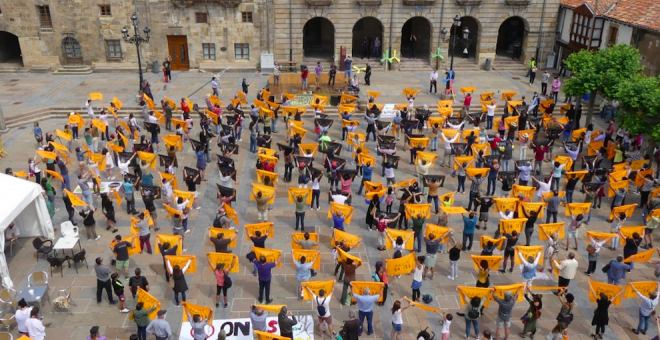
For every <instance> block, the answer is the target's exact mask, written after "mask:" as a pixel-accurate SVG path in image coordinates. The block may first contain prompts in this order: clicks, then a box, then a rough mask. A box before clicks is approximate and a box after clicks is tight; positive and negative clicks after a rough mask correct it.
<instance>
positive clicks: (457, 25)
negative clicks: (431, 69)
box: [445, 14, 461, 70]
mask: <svg viewBox="0 0 660 340" xmlns="http://www.w3.org/2000/svg"><path fill="white" fill-rule="evenodd" d="M460 27H461V17H459V16H458V14H457V15H456V16H455V17H454V24H453V25H452V27H451V28H452V30H453V33H452V36H453V38H452V42H451V45H452V46H451V64H450V65H449V69H450V70H453V69H454V53H455V49H456V35H457V32H456V30H457V29H458V28H460ZM445 34H446V33H445Z"/></svg>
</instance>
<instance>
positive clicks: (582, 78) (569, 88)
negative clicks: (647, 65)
mask: <svg viewBox="0 0 660 340" xmlns="http://www.w3.org/2000/svg"><path fill="white" fill-rule="evenodd" d="M640 60H641V58H640V55H639V51H638V50H637V49H636V48H634V47H632V46H630V45H625V44H621V45H614V46H610V47H608V48H605V49H602V50H598V51H592V50H582V51H580V52H577V53H573V54H571V55H570V56H569V57H568V60H567V61H566V66H567V67H568V69H569V70H571V72H572V74H573V77H572V78H569V79H567V80H566V82H565V84H564V92H565V93H566V94H567V95H569V96H574V97H577V98H578V104H579V102H580V98H581V96H582V95H584V94H586V93H588V94H590V96H589V109H588V110H587V117H586V119H587V124H589V123H591V119H592V117H593V112H594V104H595V103H596V95H597V94H598V93H600V95H601V96H603V97H605V98H616V95H617V92H618V90H619V85H620V84H621V83H622V82H624V81H625V80H628V79H631V78H635V77H636V76H637V75H638V74H639V72H640V71H641V70H642V65H641V63H640Z"/></svg>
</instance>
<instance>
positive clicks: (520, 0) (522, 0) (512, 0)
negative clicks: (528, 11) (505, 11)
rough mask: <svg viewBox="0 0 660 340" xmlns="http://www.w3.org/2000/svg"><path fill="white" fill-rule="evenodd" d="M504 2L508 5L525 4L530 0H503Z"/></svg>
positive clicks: (530, 0)
mask: <svg viewBox="0 0 660 340" xmlns="http://www.w3.org/2000/svg"><path fill="white" fill-rule="evenodd" d="M504 2H505V3H506V4H507V5H509V6H527V5H529V4H530V3H531V2H532V0H504Z"/></svg>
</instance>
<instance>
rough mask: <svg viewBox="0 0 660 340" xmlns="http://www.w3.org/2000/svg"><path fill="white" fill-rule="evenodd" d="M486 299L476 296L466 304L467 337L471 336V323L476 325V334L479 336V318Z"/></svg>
mask: <svg viewBox="0 0 660 340" xmlns="http://www.w3.org/2000/svg"><path fill="white" fill-rule="evenodd" d="M483 304H484V299H482V298H480V297H478V296H475V297H473V298H472V299H471V300H470V303H468V304H466V305H465V338H466V339H468V338H469V337H470V325H472V326H473V327H474V334H475V336H479V318H480V317H481V308H482V307H483Z"/></svg>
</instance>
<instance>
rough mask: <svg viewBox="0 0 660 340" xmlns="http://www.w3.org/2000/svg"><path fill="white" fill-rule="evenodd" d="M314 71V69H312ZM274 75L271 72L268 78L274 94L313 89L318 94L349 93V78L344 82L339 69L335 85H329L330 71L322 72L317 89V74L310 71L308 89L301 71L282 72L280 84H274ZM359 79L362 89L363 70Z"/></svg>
mask: <svg viewBox="0 0 660 340" xmlns="http://www.w3.org/2000/svg"><path fill="white" fill-rule="evenodd" d="M311 71H312V72H313V70H311ZM273 77H274V76H273V75H272V74H271V75H270V76H269V78H268V87H269V88H270V93H272V94H275V95H277V94H281V93H292V94H303V91H312V93H314V94H316V93H318V94H322V95H327V96H330V95H333V94H337V95H340V94H341V92H342V91H345V92H346V93H348V90H347V88H346V87H347V86H348V80H347V82H346V84H345V83H344V72H340V71H337V75H336V76H335V86H334V87H333V86H332V84H331V85H328V78H329V76H328V73H327V72H326V73H323V74H321V83H320V84H319V85H320V88H319V89H318V90H317V89H316V75H314V74H312V73H310V74H309V75H308V76H307V90H303V89H302V78H300V73H282V74H281V75H280V83H279V85H278V86H275V85H273V84H274V82H273ZM358 79H359V80H360V88H361V90H362V86H363V85H364V72H361V73H360V74H359V75H358Z"/></svg>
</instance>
